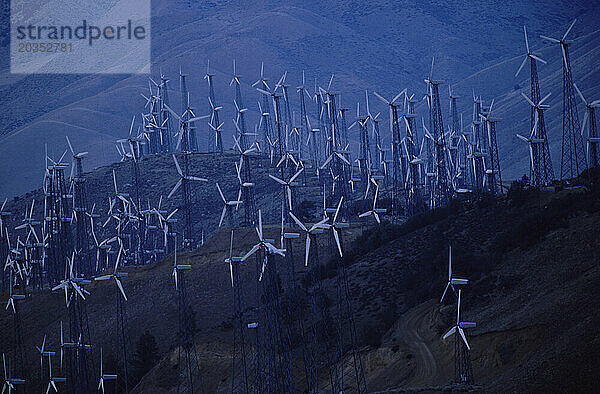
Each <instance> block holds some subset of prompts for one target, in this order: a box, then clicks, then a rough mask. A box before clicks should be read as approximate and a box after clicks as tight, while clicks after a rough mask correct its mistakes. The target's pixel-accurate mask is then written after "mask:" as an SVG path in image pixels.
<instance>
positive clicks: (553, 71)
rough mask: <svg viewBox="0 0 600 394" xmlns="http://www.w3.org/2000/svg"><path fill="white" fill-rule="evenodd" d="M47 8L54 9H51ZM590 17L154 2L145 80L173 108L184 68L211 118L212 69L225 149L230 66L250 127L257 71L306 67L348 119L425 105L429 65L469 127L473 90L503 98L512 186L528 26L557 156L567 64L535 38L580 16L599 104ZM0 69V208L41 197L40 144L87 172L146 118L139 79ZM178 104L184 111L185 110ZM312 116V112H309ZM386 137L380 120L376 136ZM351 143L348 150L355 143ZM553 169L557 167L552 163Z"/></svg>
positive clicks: (438, 5) (526, 6)
mask: <svg viewBox="0 0 600 394" xmlns="http://www.w3.org/2000/svg"><path fill="white" fill-rule="evenodd" d="M52 4H53V5H54V6H60V2H59V1H55V2H53V3H52ZM190 4H192V6H191V8H190ZM597 13H598V6H597V5H596V4H590V3H589V2H570V1H569V2H552V1H545V2H542V3H539V2H538V3H535V4H534V3H529V2H519V1H510V2H508V3H506V2H504V3H502V4H501V5H499V4H497V3H495V2H491V1H488V2H484V3H480V4H478V5H471V4H469V5H452V4H448V3H445V2H439V1H434V2H427V3H423V4H407V3H403V2H397V1H388V0H379V1H376V2H369V4H368V5H365V4H364V3H363V2H361V1H350V2H340V1H336V2H314V1H295V2H289V1H287V2H286V1H284V2H281V1H278V2H273V1H258V2H248V1H244V2H241V3H240V2H237V1H236V2H232V1H218V2H216V1H215V2H197V1H192V2H190V1H184V0H170V1H164V2H154V4H153V19H152V30H153V34H152V37H153V43H152V44H153V45H152V47H153V49H152V50H153V64H152V66H153V75H154V76H156V75H157V74H158V73H159V70H162V71H163V72H164V73H165V74H166V75H167V76H168V77H169V78H170V80H171V82H170V89H171V90H172V92H171V97H172V98H176V97H178V95H177V91H178V88H179V87H178V85H179V83H178V73H179V69H180V67H182V68H183V70H184V72H186V73H188V74H189V79H188V86H189V88H190V92H191V100H192V103H193V105H194V107H195V108H196V109H197V110H198V112H200V113H205V112H208V110H209V105H208V102H207V100H206V97H207V86H206V83H205V81H204V80H203V79H202V77H203V76H204V70H205V68H204V65H205V64H206V61H207V60H210V61H211V68H212V70H213V71H214V73H215V74H216V76H215V81H216V82H215V83H216V86H217V98H218V101H219V103H221V104H222V105H223V106H224V114H223V120H224V121H225V125H226V126H225V127H224V137H225V138H224V141H225V144H226V146H230V143H231V135H232V132H233V130H234V128H233V125H232V123H231V121H230V119H231V118H232V117H233V115H234V113H233V111H234V108H233V105H232V101H233V95H234V94H233V90H232V89H231V88H230V87H229V86H228V85H227V84H228V82H229V81H230V79H231V73H232V67H231V65H232V61H233V60H234V59H237V65H238V70H239V72H240V74H241V75H242V82H243V94H244V97H245V100H246V105H247V106H248V108H249V110H250V113H249V115H250V116H249V119H251V120H252V122H257V121H258V117H259V116H258V112H257V106H256V100H257V98H258V93H257V92H256V91H255V90H254V89H253V88H252V87H251V86H250V84H251V83H252V82H254V81H255V80H256V79H257V78H258V74H259V70H260V63H261V61H264V62H265V67H266V73H267V77H268V78H269V80H270V81H271V82H273V81H274V80H277V79H278V78H279V77H280V75H281V74H282V73H283V71H284V70H287V71H288V81H289V83H290V86H292V87H294V86H296V85H297V84H298V83H299V81H300V76H301V73H302V71H303V70H306V76H307V85H309V86H310V87H311V90H312V86H313V81H314V80H315V79H316V80H317V82H318V83H319V84H321V85H324V84H326V82H327V81H328V79H329V77H330V75H331V74H335V76H336V77H335V84H334V89H336V90H337V91H339V92H341V93H343V103H344V105H346V106H348V107H349V108H354V107H355V103H356V102H357V101H359V100H361V101H362V100H364V91H365V90H369V91H373V90H376V91H378V92H379V93H381V94H383V95H384V96H388V97H389V96H392V95H395V94H396V93H397V92H398V91H400V90H402V89H403V88H404V87H408V88H409V91H411V92H414V93H415V94H416V97H419V96H422V94H423V92H424V91H425V86H424V84H423V78H424V77H425V76H427V73H428V69H429V65H430V62H431V57H432V56H435V57H436V63H435V64H436V66H435V76H436V77H437V78H440V79H443V80H445V81H446V83H447V84H452V85H456V92H457V93H458V94H459V95H461V96H462V97H463V99H462V101H460V102H459V106H460V112H463V113H464V115H465V122H466V123H468V119H469V118H470V114H471V107H472V105H471V102H470V97H471V89H472V88H474V89H476V92H477V93H478V94H481V95H482V96H483V98H484V99H485V100H486V102H489V101H490V100H491V98H493V97H496V98H498V99H497V100H496V105H495V107H496V108H497V110H498V114H497V115H498V116H500V117H502V118H504V122H503V123H502V124H501V128H499V133H500V136H499V143H500V151H501V152H502V156H503V163H504V164H505V168H506V178H517V177H519V176H521V175H522V174H523V172H524V171H525V170H526V167H527V157H526V155H525V153H526V150H525V148H524V147H523V146H521V145H519V144H517V142H516V140H515V138H514V134H515V132H517V131H521V132H522V130H523V129H524V128H525V127H524V126H525V125H526V119H527V114H528V108H527V106H526V104H525V103H524V102H522V100H521V98H520V97H519V95H518V92H514V91H513V90H514V86H515V85H516V84H518V85H520V86H522V87H524V86H527V84H526V79H527V75H526V74H527V73H523V74H521V75H520V76H519V78H518V79H515V78H514V72H515V71H516V69H517V68H518V65H519V62H520V60H519V58H518V57H519V56H520V55H521V54H523V53H524V44H523V37H522V26H523V25H524V24H526V25H527V26H528V28H529V32H530V42H531V43H532V46H533V47H534V48H536V49H537V48H542V49H543V51H542V53H543V55H544V57H545V58H546V60H548V62H549V64H548V65H547V66H544V67H540V70H539V72H540V79H541V84H542V91H544V92H547V91H552V92H553V97H552V99H551V100H550V104H552V105H553V109H552V112H551V114H550V115H549V116H547V119H549V120H551V122H552V125H551V127H550V128H549V130H550V135H551V142H553V144H552V146H553V153H554V151H556V152H558V149H559V147H558V146H557V144H556V143H554V142H556V141H559V138H560V134H561V130H560V86H561V83H560V74H557V73H558V70H559V69H560V65H561V58H560V51H559V50H558V49H557V48H554V47H551V48H550V47H548V46H547V45H546V44H543V43H542V42H541V40H540V39H539V37H538V35H539V34H547V35H551V36H558V35H560V34H562V33H561V32H562V31H564V29H565V28H566V26H568V23H569V22H570V21H571V20H572V19H573V18H575V17H578V18H579V22H578V23H577V24H576V26H575V28H574V30H573V32H572V33H571V35H572V38H573V39H575V43H574V45H573V47H572V49H573V50H572V59H573V68H574V75H575V78H576V80H577V82H578V83H579V85H580V87H581V88H582V89H583V90H584V94H586V96H588V97H598V94H600V91H598V86H599V83H598V82H599V81H600V76H599V75H598V70H597V67H595V66H594V65H595V64H597V63H598V48H599V45H598V44H599V41H598V34H597V31H598V28H600V24H599V22H598V18H597V17H596V15H597ZM7 17H8V15H7V14H5V13H3V14H2V15H1V16H0V18H2V21H3V22H7V20H6V19H7ZM4 25H8V23H5V24H4ZM174 26H176V28H174ZM482 26H484V28H482ZM474 32H477V34H475V33H474ZM324 50H326V53H327V55H326V56H325V55H324V52H323V51H324ZM0 53H2V54H5V55H6V54H7V53H8V39H7V32H6V31H1V32H0ZM3 58H4V59H8V56H3ZM0 70H1V71H0V94H1V96H2V104H3V108H4V111H2V113H1V114H0V120H1V122H0V135H2V137H0V157H3V158H4V163H5V165H4V166H3V167H2V169H0V198H3V197H6V196H8V197H12V196H16V195H20V194H22V193H25V192H27V191H30V190H33V189H34V188H36V187H38V182H39V180H38V177H37V176H38V175H37V174H38V172H39V171H40V170H43V161H44V160H43V158H44V156H43V155H44V145H45V144H46V143H48V144H49V151H50V152H51V153H52V154H53V155H60V153H61V152H62V149H63V143H62V141H64V136H65V135H68V136H69V137H70V138H71V140H72V141H73V143H74V145H75V146H77V147H79V148H80V149H81V150H86V151H90V152H91V154H90V155H89V159H88V164H89V165H90V166H91V167H92V168H94V167H97V166H101V165H106V164H109V163H111V162H114V161H115V160H117V159H118V156H117V152H116V150H115V149H114V147H113V144H112V141H114V140H115V139H117V138H122V137H123V136H125V134H126V133H127V127H128V125H129V122H130V119H131V116H132V115H137V116H138V120H139V113H140V112H141V111H142V110H143V105H144V100H143V99H142V98H141V96H140V95H139V94H140V93H141V92H143V91H145V90H146V89H147V79H146V77H145V76H142V75H134V76H131V75H59V76H47V75H29V76H24V75H12V74H9V73H8V61H7V60H6V61H5V62H2V63H1V64H0ZM446 92H447V90H446V88H445V87H444V88H443V89H442V91H441V93H442V94H443V100H442V102H443V106H444V107H446V108H447V105H448V103H447V100H446V97H445V94H446ZM371 100H372V105H373V109H377V111H382V113H384V114H385V113H386V111H387V109H386V108H385V107H384V106H383V105H382V104H381V103H379V102H376V101H377V100H375V98H374V97H371ZM175 101H178V100H175ZM292 101H293V107H294V106H295V105H297V103H296V102H297V98H296V95H295V94H293V95H292ZM174 106H175V107H176V108H178V107H179V103H178V102H176V103H174ZM424 110H425V104H423V103H421V104H420V105H419V108H418V112H419V113H420V114H422V115H423V114H424ZM309 111H312V112H315V111H314V109H312V108H311V109H309ZM296 112H297V111H296ZM580 116H582V114H581V113H580ZM382 118H383V119H387V116H382ZM446 122H448V121H447V119H446ZM387 128H388V126H387V125H386V124H385V122H384V123H383V124H382V130H387ZM201 131H202V133H201V134H202V135H201V136H200V140H201V144H200V145H201V146H203V147H204V148H206V147H207V146H208V145H209V143H210V141H211V140H212V138H211V134H210V133H209V132H208V127H205V129H203V130H201ZM419 132H420V130H419ZM353 138H354V144H353V145H356V144H357V141H358V138H357V137H356V136H354V137H353ZM353 148H355V146H353ZM24 153H27V154H24ZM554 160H555V162H557V161H558V155H557V154H554ZM555 166H556V165H555Z"/></svg>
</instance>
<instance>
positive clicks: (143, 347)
mask: <svg viewBox="0 0 600 394" xmlns="http://www.w3.org/2000/svg"><path fill="white" fill-rule="evenodd" d="M158 360H159V353H158V346H157V344H156V339H155V338H154V335H152V334H151V333H150V331H149V330H146V332H144V333H143V334H142V335H141V336H140V339H139V340H138V342H137V344H136V346H135V352H134V353H133V357H132V359H131V365H132V367H133V371H132V375H133V376H132V379H133V381H134V383H135V384H137V382H139V381H140V380H141V379H142V377H144V375H146V373H148V371H150V370H151V369H152V368H153V367H154V365H156V363H157V362H158Z"/></svg>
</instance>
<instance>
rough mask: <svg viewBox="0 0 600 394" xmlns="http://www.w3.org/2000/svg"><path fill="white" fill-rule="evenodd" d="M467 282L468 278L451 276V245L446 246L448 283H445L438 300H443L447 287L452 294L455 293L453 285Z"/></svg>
mask: <svg viewBox="0 0 600 394" xmlns="http://www.w3.org/2000/svg"><path fill="white" fill-rule="evenodd" d="M467 283H469V280H468V279H459V278H455V277H453V276H452V246H449V247H448V284H446V288H445V289H444V293H443V294H442V298H441V299H440V302H442V301H444V297H445V296H446V292H447V291H448V289H449V288H450V289H452V291H453V292H454V294H456V289H455V288H454V285H457V286H459V285H466V284H467Z"/></svg>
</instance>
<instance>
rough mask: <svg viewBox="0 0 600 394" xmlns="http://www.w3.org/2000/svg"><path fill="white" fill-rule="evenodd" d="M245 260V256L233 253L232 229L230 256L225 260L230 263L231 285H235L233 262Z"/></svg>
mask: <svg viewBox="0 0 600 394" xmlns="http://www.w3.org/2000/svg"><path fill="white" fill-rule="evenodd" d="M243 260H244V258H243V257H238V256H234V255H233V230H231V237H230V238H229V257H228V258H226V259H225V262H226V263H228V264H229V276H230V278H231V287H234V279H233V278H234V275H233V269H234V268H233V264H234V263H239V262H241V261H243Z"/></svg>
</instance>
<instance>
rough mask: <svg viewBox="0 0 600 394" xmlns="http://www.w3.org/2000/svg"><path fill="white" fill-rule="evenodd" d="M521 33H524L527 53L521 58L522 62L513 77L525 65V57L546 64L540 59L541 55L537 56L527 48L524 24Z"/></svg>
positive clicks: (527, 42) (527, 41)
mask: <svg viewBox="0 0 600 394" xmlns="http://www.w3.org/2000/svg"><path fill="white" fill-rule="evenodd" d="M523 33H524V34H525V48H526V49H527V53H526V54H525V58H524V59H523V63H521V66H520V67H519V69H518V70H517V73H516V74H515V77H516V76H517V75H519V73H520V72H521V70H522V69H523V67H525V63H527V59H533V60H537V61H540V62H542V63H544V64H546V61H545V60H544V59H542V58H541V57H539V56H538V55H537V54H535V53H533V52H531V50H530V49H529V40H528V39H527V28H526V27H525V26H523Z"/></svg>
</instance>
